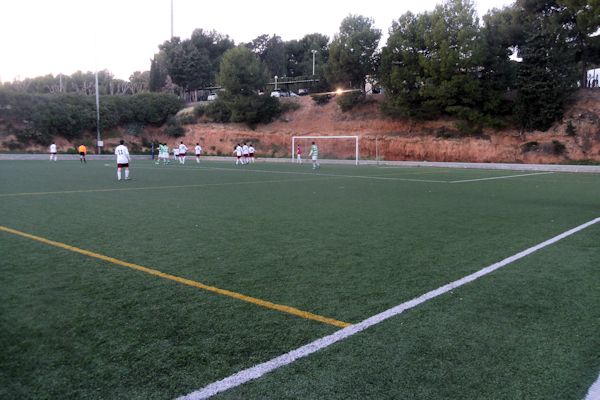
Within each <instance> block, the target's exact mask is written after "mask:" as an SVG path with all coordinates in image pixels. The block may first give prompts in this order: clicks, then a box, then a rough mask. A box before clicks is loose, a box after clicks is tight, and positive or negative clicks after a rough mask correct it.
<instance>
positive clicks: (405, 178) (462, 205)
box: [0, 161, 600, 399]
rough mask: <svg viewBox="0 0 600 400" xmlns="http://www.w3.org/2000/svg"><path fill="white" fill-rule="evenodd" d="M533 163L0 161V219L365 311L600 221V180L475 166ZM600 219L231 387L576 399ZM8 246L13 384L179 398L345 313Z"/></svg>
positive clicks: (318, 303) (595, 358) (0, 293)
mask: <svg viewBox="0 0 600 400" xmlns="http://www.w3.org/2000/svg"><path fill="white" fill-rule="evenodd" d="M518 174H528V173H526V172H515V171H483V170H450V169H434V168H377V167H374V166H368V167H355V166H331V165H323V166H322V168H321V169H320V170H318V171H316V172H315V171H312V169H311V168H310V165H308V164H305V165H302V166H299V165H292V164H265V163H257V164H253V165H247V166H237V167H236V166H235V165H232V164H231V163H218V162H204V163H202V164H199V165H198V164H195V163H188V164H186V165H185V166H181V165H177V164H172V165H169V166H166V167H164V166H156V165H154V164H153V163H151V162H149V161H139V162H134V163H133V164H132V173H131V176H132V178H133V180H131V181H121V182H117V180H116V173H115V168H114V166H113V164H112V163H105V162H100V161H91V162H88V164H86V165H81V164H80V163H79V162H75V161H61V162H57V163H50V162H42V161H13V162H9V161H2V162H0V225H2V226H5V227H8V228H11V229H16V230H19V231H22V232H25V233H28V234H32V235H36V236H40V237H43V238H46V239H49V240H53V241H56V242H60V243H64V244H67V245H71V246H76V247H78V248H81V249H84V250H88V251H92V252H95V253H99V254H102V255H105V256H109V257H114V258H116V259H119V260H123V261H126V262H130V263H135V264H137V265H141V266H144V267H148V268H152V269H155V270H159V271H162V272H165V273H169V274H172V275H176V276H179V277H183V278H187V279H191V280H194V281H197V282H201V283H203V284H207V285H212V286H215V287H218V288H222V289H227V290H231V291H234V292H237V293H241V294H244V295H248V296H253V297H255V298H258V299H263V300H267V301H270V302H273V303H277V304H282V305H287V306H292V307H295V308H298V309H300V310H303V311H307V312H311V313H314V314H318V315H322V316H325V317H329V318H333V319H336V320H339V321H343V322H348V323H356V322H360V321H361V320H363V319H365V318H368V317H370V316H372V315H374V314H376V313H379V312H381V311H383V310H386V309H388V308H390V307H393V306H395V305H397V304H399V303H402V302H404V301H407V300H409V299H411V298H413V297H416V296H418V295H420V294H422V293H424V292H427V291H430V290H432V289H435V288H437V287H439V286H441V285H443V284H445V283H448V282H450V281H453V280H456V279H459V278H461V277H463V276H465V275H468V274H469V273H472V272H474V271H477V270H479V269H481V268H483V267H485V266H488V265H490V264H492V263H494V262H497V261H500V260H502V259H504V258H506V257H508V256H511V255H513V254H515V253H518V252H519V251H521V250H524V249H526V248H528V247H531V246H533V245H535V244H537V243H540V242H542V241H544V240H547V239H549V238H551V237H553V236H555V235H557V234H559V233H562V232H564V231H566V230H568V229H570V228H573V227H575V226H578V225H580V224H582V223H584V222H587V221H589V220H592V219H594V218H597V217H599V216H600V176H596V175H590V174H559V173H553V174H543V175H531V176H522V177H515V178H508V179H494V180H482V181H470V182H466V180H476V179H486V178H500V177H505V176H508V175H518ZM461 180H465V182H458V181H461ZM450 182H454V183H450ZM599 232H600V227H598V226H594V227H591V228H589V229H587V230H585V231H582V232H580V233H577V234H576V235H575V236H573V237H571V238H569V239H565V241H564V242H560V243H558V244H556V245H553V246H551V247H549V248H547V249H544V250H543V251H541V252H540V253H536V254H534V255H531V256H529V257H527V258H526V259H523V260H521V261H519V262H517V263H515V264H514V265H510V266H508V267H507V268H506V269H503V270H501V271H498V272H496V273H494V274H492V275H490V276H488V277H485V278H482V279H481V280H479V281H477V282H474V283H472V284H470V285H468V286H466V287H464V288H460V289H457V290H456V291H455V292H454V293H453V294H452V295H444V296H442V297H440V298H438V299H435V300H434V301H432V302H430V303H427V304H424V305H422V306H420V307H418V308H416V309H414V310H410V311H408V312H406V313H405V314H402V315H400V316H397V317H395V318H393V319H391V320H389V321H386V322H384V323H382V324H381V325H379V326H376V327H373V328H372V329H370V330H368V331H366V332H364V333H361V334H359V335H357V336H354V337H352V338H350V339H348V340H347V341H344V342H341V343H338V344H336V345H335V346H333V347H332V348H331V349H327V350H325V351H323V352H321V353H318V354H316V355H313V356H311V357H308V358H307V359H304V360H302V361H300V362H298V363H297V364H294V365H292V366H289V367H286V368H282V369H281V370H279V371H277V372H275V373H273V374H270V375H269V376H267V377H265V378H263V379H261V380H259V381H257V382H255V383H250V384H248V385H245V386H243V387H240V388H238V389H234V390H232V391H230V392H228V393H225V394H223V395H222V396H223V397H225V398H406V399H413V398H414V399H426V398H465V399H466V398H490V399H493V398H506V399H510V398H528V399H529V398H539V399H542V398H544V399H545V398H556V399H571V398H572V399H579V398H581V397H582V396H583V395H584V394H585V391H586V390H587V387H589V385H591V383H592V382H593V381H594V379H595V377H596V376H597V374H598V369H600V354H599V353H600V351H599V350H598V349H599V348H600V346H599V344H600V343H599V342H598V335H597V334H595V332H596V331H597V330H598V328H600V324H599V322H600V320H599V318H600V315H599V314H598V310H599V309H600V307H599V306H600V304H599V297H600V296H598V292H599V290H598V289H600V288H599V287H598V282H599V281H600V268H598V265H600V252H599V251H598V250H597V247H596V246H595V244H597V240H598V237H599ZM0 252H1V254H3V257H2V263H1V268H0V323H1V326H0V343H1V345H2V350H1V351H0V397H2V398H90V399H91V398H140V399H142V398H144V399H148V398H157V399H166V398H173V397H176V396H179V395H183V394H186V393H189V392H191V391H193V390H196V389H198V388H200V387H203V386H205V385H207V384H209V383H211V382H213V381H215V380H219V379H222V378H224V377H226V376H228V375H231V374H233V373H235V372H238V371H239V370H241V369H244V368H247V367H250V366H252V365H255V364H257V363H259V362H263V361H266V360H269V359H270V358H273V357H276V356H278V355H280V354H282V353H285V352H287V351H290V350H292V349H295V348H297V347H299V346H301V345H303V344H306V343H308V342H310V341H312V340H315V339H317V338H319V337H322V336H325V335H327V334H330V333H332V332H334V331H336V330H337V329H338V328H336V327H334V326H331V325H327V324H323V323H320V322H316V321H312V320H307V319H303V318H300V317H297V316H292V315H289V314H284V313H281V312H279V311H274V310H270V309H265V308H262V307H259V306H257V305H254V304H250V303H245V302H242V301H240V300H236V299H232V298H229V297H225V296H222V295H218V294H214V293H210V292H206V291H203V290H201V289H197V288H193V287H189V286H185V285H182V284H179V283H176V282H172V281H169V280H164V279H161V278H158V277H155V276H152V275H148V274H144V273H142V272H139V271H134V270H131V269H128V268H125V267H122V266H118V265H114V264H110V263H107V262H105V261H101V260H97V259H94V258H89V257H87V256H84V255H81V254H77V253H73V252H70V251H68V250H65V249H61V248H57V247H52V246H49V245H47V244H43V243H39V242H36V241H33V240H30V239H26V238H23V237H20V236H17V235H13V234H10V233H6V232H0Z"/></svg>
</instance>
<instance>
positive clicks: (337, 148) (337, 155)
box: [292, 136, 359, 165]
mask: <svg viewBox="0 0 600 400" xmlns="http://www.w3.org/2000/svg"><path fill="white" fill-rule="evenodd" d="M312 142H315V144H316V145H317V146H318V147H319V160H337V161H340V162H342V160H346V161H350V160H351V161H353V163H354V164H355V165H358V159H359V148H358V136H292V162H296V160H297V150H298V146H300V149H301V151H302V159H303V160H306V159H308V153H310V146H311V145H312Z"/></svg>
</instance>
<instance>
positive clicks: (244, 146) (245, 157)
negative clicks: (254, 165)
mask: <svg viewBox="0 0 600 400" xmlns="http://www.w3.org/2000/svg"><path fill="white" fill-rule="evenodd" d="M242 154H243V155H244V164H248V163H249V162H250V159H249V158H248V157H249V156H250V151H249V150H248V145H247V144H246V143H244V145H243V146H242Z"/></svg>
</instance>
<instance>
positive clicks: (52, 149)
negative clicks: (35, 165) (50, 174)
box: [50, 142, 56, 161]
mask: <svg viewBox="0 0 600 400" xmlns="http://www.w3.org/2000/svg"><path fill="white" fill-rule="evenodd" d="M50 161H56V144H55V143H54V142H52V144H51V145H50Z"/></svg>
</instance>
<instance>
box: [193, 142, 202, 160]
mask: <svg viewBox="0 0 600 400" xmlns="http://www.w3.org/2000/svg"><path fill="white" fill-rule="evenodd" d="M194 152H195V153H196V162H197V163H198V164H200V154H202V146H200V143H196V147H194Z"/></svg>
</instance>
